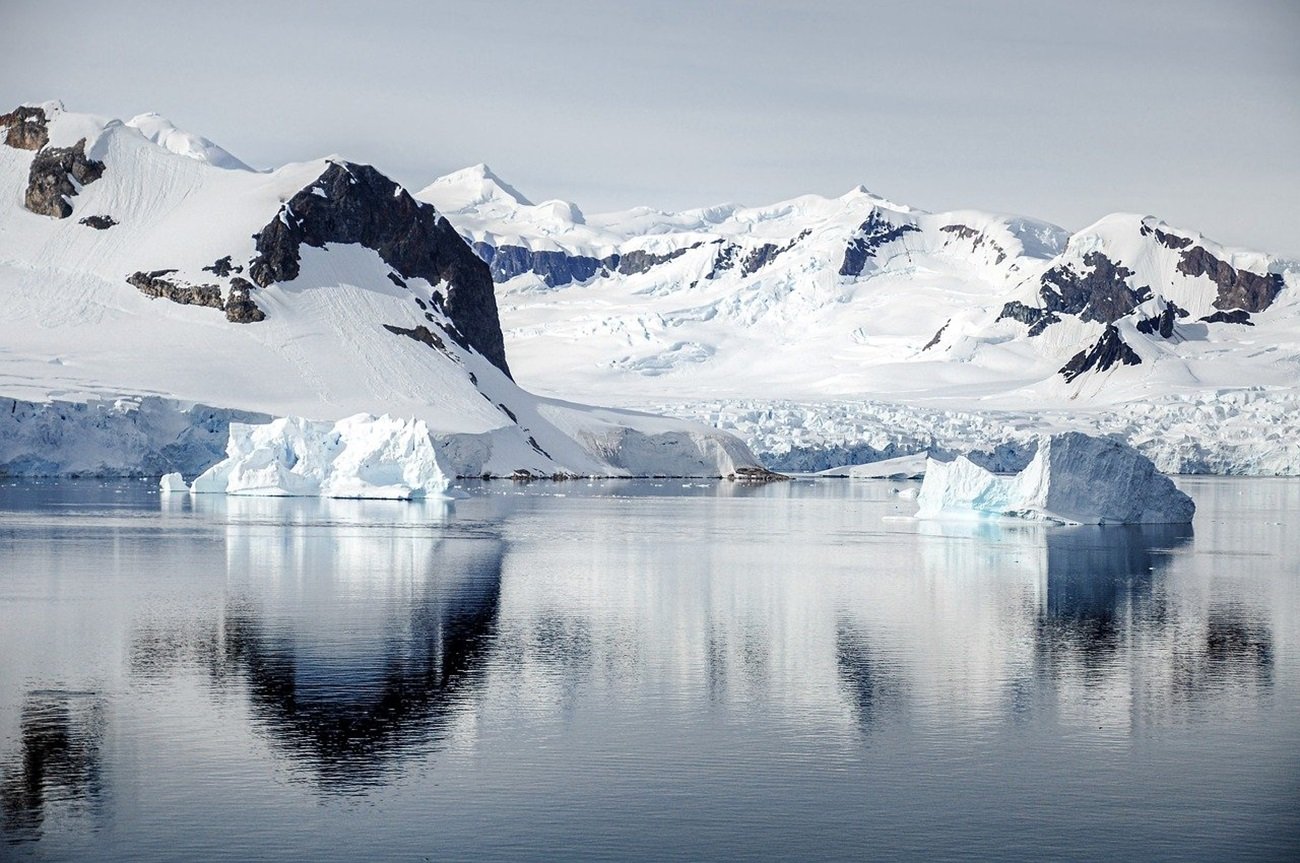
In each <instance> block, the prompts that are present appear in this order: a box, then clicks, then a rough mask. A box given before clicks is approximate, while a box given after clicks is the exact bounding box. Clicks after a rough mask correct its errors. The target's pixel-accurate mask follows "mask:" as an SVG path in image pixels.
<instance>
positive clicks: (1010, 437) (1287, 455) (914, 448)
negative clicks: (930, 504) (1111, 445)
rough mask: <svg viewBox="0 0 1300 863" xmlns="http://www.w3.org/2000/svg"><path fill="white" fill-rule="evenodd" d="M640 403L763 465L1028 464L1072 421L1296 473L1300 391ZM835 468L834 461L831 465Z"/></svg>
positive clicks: (1274, 472) (1217, 467)
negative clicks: (912, 459) (1047, 402)
mask: <svg viewBox="0 0 1300 863" xmlns="http://www.w3.org/2000/svg"><path fill="white" fill-rule="evenodd" d="M643 407H644V409H645V410H649V411H653V412H655V413H660V414H667V415H670V416H677V417H681V418H683V419H692V420H695V421H697V422H701V423H707V424H709V425H714V426H717V427H718V428H719V429H723V430H725V431H729V432H732V433H733V434H735V435H737V436H738V437H740V438H741V439H743V440H744V441H745V442H746V443H748V444H749V446H750V448H751V449H752V450H753V451H754V453H755V454H756V455H757V457H758V458H759V460H760V461H762V462H763V464H765V465H766V466H767V467H768V468H770V469H772V470H776V471H782V472H786V473H816V472H820V471H826V470H829V469H833V468H836V469H838V468H842V466H843V465H857V464H865V463H869V462H877V461H880V460H882V459H888V458H895V457H898V456H904V455H911V454H914V453H919V452H924V451H927V450H928V451H929V452H930V454H931V455H933V456H936V457H938V458H940V459H946V460H950V459H952V458H955V457H956V456H958V455H965V456H967V457H968V458H970V459H971V461H974V462H975V463H976V464H978V465H980V466H981V467H984V468H986V469H988V470H992V471H995V472H999V473H1014V472H1016V471H1019V470H1022V469H1023V468H1024V467H1025V466H1026V465H1027V464H1029V460H1030V458H1032V456H1033V453H1034V448H1033V442H1034V441H1035V440H1036V439H1037V437H1038V436H1039V435H1041V434H1053V433H1058V432H1066V431H1080V432H1084V433H1086V434H1092V435H1104V436H1108V437H1116V438H1120V439H1123V440H1125V441H1127V442H1128V443H1129V444H1130V445H1132V446H1133V447H1135V448H1136V449H1137V450H1138V451H1139V452H1141V453H1142V454H1143V455H1145V456H1146V457H1148V458H1150V459H1151V460H1152V461H1154V462H1155V464H1156V467H1157V468H1159V469H1160V471H1161V472H1162V473H1168V474H1214V475H1227V476H1300V393H1298V392H1296V391H1295V390H1294V389H1291V388H1279V387H1260V386H1254V387H1242V388H1237V389H1223V388H1218V389H1213V390H1209V391H1206V392H1203V393H1195V394H1186V393H1181V394H1166V395H1161V396H1152V397H1149V398H1147V399H1144V400H1142V401H1135V402H1130V403H1126V404H1118V405H1103V406H1098V405H1092V406H1088V405H1080V406H1076V407H1072V408H1060V407H1040V408H1036V409H1035V408H994V407H982V406H979V405H977V404H976V405H969V406H966V405H961V406H957V405H951V406H950V405H948V404H947V403H944V402H929V403H924V404H916V403H913V404H907V403H901V402H892V401H883V400H880V399H875V398H859V399H849V398H844V399H833V400H832V399H827V400H819V401H795V400H785V399H758V398H719V399H710V400H705V401H689V402H686V401H680V402H665V401H658V402H647V403H645V404H644V406H643ZM841 472H842V471H841Z"/></svg>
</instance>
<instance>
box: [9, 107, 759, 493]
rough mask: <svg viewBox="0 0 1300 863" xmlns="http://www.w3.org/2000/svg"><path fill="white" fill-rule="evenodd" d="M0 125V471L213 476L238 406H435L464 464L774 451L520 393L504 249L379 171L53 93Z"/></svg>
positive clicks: (440, 434)
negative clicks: (73, 105) (500, 303)
mask: <svg viewBox="0 0 1300 863" xmlns="http://www.w3.org/2000/svg"><path fill="white" fill-rule="evenodd" d="M0 135H2V136H3V141H2V142H0V190H3V198H2V199H0V302H2V303H3V308H4V315H3V317H2V318H0V398H3V399H4V400H5V401H8V404H7V405H4V407H5V408H7V409H4V410H0V473H5V472H8V473H26V474H33V473H35V474H39V473H69V472H88V473H102V472H127V473H130V472H158V473H160V472H162V471H164V470H172V469H179V470H183V471H186V472H197V471H198V470H199V469H202V468H204V467H206V466H207V465H208V464H210V463H212V462H213V461H215V460H216V459H217V458H218V457H219V455H220V451H221V448H222V447H223V446H224V443H225V428H226V426H227V425H228V423H229V421H230V420H232V419H256V418H259V417H261V418H267V417H271V416H283V415H293V416H300V417H305V418H310V419H317V420H331V419H339V418H342V417H345V416H349V415H352V414H356V413H363V412H364V413H373V414H380V413H389V414H394V415H398V416H403V417H410V418H414V419H418V420H422V421H424V422H425V423H426V424H427V426H428V428H429V429H430V430H431V432H432V433H433V435H434V437H435V440H436V442H437V445H438V447H439V452H440V457H441V458H443V459H444V460H445V461H446V465H445V466H446V468H447V469H448V470H449V472H450V471H454V472H456V473H459V474H462V475H478V474H482V473H491V474H495V475H510V474H512V473H515V472H517V471H527V472H529V473H532V474H546V475H550V474H553V473H559V472H567V473H581V474H629V473H630V474H643V473H670V474H691V475H718V474H723V475H725V474H729V473H736V472H744V471H746V470H749V469H754V468H756V467H757V462H756V461H755V460H754V457H753V456H752V454H750V453H749V451H748V450H747V449H746V447H745V446H744V444H742V443H741V442H739V441H738V440H736V439H735V438H733V437H731V436H729V435H726V434H723V433H719V432H716V431H714V430H712V429H709V428H706V427H703V426H700V425H697V424H693V423H689V422H685V421H682V420H671V419H663V418H659V417H653V416H646V415H640V414H636V413H632V412H627V411H617V410H601V409H596V408H589V407H585V406H582V405H577V404H572V403H569V402H562V401H558V400H555V399H540V398H537V397H535V396H533V395H531V394H529V393H528V392H526V391H524V390H523V389H521V388H520V387H519V386H518V385H516V383H515V382H514V380H512V378H511V368H510V366H509V365H508V363H507V358H506V353H505V348H504V343H503V339H502V333H501V328H500V324H499V321H498V318H497V306H496V302H495V290H494V287H495V286H494V284H493V282H492V279H491V276H490V273H489V269H488V267H487V266H486V265H485V264H484V263H483V262H482V261H481V260H480V259H479V258H478V257H477V256H476V255H475V254H474V253H473V251H471V249H470V248H469V247H468V246H467V245H466V244H465V242H464V241H463V240H462V239H461V237H460V236H459V234H458V233H457V231H456V229H454V228H453V227H452V226H451V225H450V224H449V223H448V222H447V220H446V219H444V218H443V217H442V215H441V214H440V213H439V212H438V211H437V210H435V208H434V207H432V206H430V205H428V204H427V203H422V202H420V201H418V200H416V199H415V198H413V197H412V196H411V195H410V194H409V193H408V192H407V191H406V190H405V189H403V188H402V187H401V186H400V185H398V184H397V183H394V182H393V181H392V180H390V179H388V178H387V177H385V176H384V175H383V174H381V173H380V172H379V171H377V170H375V169H374V168H372V167H369V166H367V165H359V164H354V163H351V162H348V161H345V160H343V159H341V158H338V157H329V158H324V159H316V160H313V161H308V162H302V163H298V164H291V165H286V166H284V167H282V168H278V169H275V170H272V171H265V172H259V171H253V170H251V169H249V168H248V166H246V165H245V164H244V163H243V162H241V161H240V160H238V159H237V158H235V157H234V156H232V155H231V154H230V153H228V152H226V151H225V150H223V149H222V148H220V147H219V146H217V145H216V144H214V143H212V142H211V141H209V140H207V139H205V138H202V137H200V136H198V135H194V134H191V133H188V132H185V131H183V130H180V129H177V128H176V127H175V126H173V125H172V124H171V123H169V122H168V121H166V120H164V119H163V118H161V117H158V116H157V115H150V114H146V115H141V116H139V117H136V118H134V119H132V120H130V121H127V122H125V123H124V122H121V121H119V120H112V119H108V118H103V117H96V116H91V115H87V114H77V113H72V112H68V111H65V110H63V108H62V106H61V105H60V104H58V103H46V104H43V105H30V106H24V107H20V108H18V109H16V110H15V111H13V112H10V113H8V114H5V115H3V116H0ZM466 203H468V202H466Z"/></svg>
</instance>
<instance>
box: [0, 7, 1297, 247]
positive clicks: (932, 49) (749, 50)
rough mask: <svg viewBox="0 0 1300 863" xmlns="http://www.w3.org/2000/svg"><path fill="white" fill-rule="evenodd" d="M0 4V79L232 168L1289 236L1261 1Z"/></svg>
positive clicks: (594, 202)
mask: <svg viewBox="0 0 1300 863" xmlns="http://www.w3.org/2000/svg"><path fill="white" fill-rule="evenodd" d="M0 20H3V21H4V22H5V24H6V25H7V26H6V27H5V29H6V30H7V32H8V33H9V34H10V42H11V43H12V44H10V45H7V46H6V50H5V52H4V54H3V59H0V69H3V72H4V75H3V81H4V83H3V85H0V98H3V102H4V103H5V105H6V107H8V106H10V105H11V104H17V103H19V102H24V101H39V100H44V99H61V100H62V101H63V102H64V103H65V104H66V106H67V107H68V109H69V110H74V111H85V112H88V113H95V114H106V115H111V116H118V117H122V118H124V119H125V118H128V117H130V116H133V115H135V114H138V113H142V112H146V111H157V112H158V113H160V114H162V115H164V116H166V117H168V118H169V119H171V120H172V121H173V122H175V123H176V124H177V125H178V126H180V127H182V128H185V129H188V130H190V131H193V132H196V133H198V134H201V135H204V136H206V137H208V138H211V139H212V140H214V141H216V142H217V143H219V144H220V145H221V146H223V147H225V148H227V149H228V150H230V151H231V152H232V153H234V154H235V155H236V156H238V157H239V158H241V159H243V160H244V161H246V162H248V163H249V164H252V165H255V166H258V167H271V166H275V165H279V164H283V163H285V162H289V161H301V160H303V159H307V158H313V157H316V156H320V155H323V154H326V153H330V152H338V153H341V154H343V155H344V156H346V157H347V158H350V159H354V160H356V161H363V162H370V163H373V164H375V165H377V166H378V167H380V168H381V169H382V170H384V171H385V172H387V173H389V174H391V175H393V176H394V177H395V178H396V179H398V180H400V181H401V182H403V183H404V184H406V185H408V186H410V187H412V188H419V187H421V186H423V185H425V184H426V183H428V182H429V181H431V180H432V179H434V178H435V177H437V176H440V175H443V174H446V173H449V172H451V171H454V170H458V169H460V168H463V167H465V166H467V165H471V164H475V163H478V162H486V163H488V164H489V165H491V166H492V168H493V170H494V171H496V172H497V173H498V174H500V175H501V176H502V177H503V178H504V179H506V180H507V181H508V182H510V183H511V184H513V185H514V186H516V187H517V188H519V189H520V191H521V192H523V193H524V194H526V195H528V196H529V197H530V198H532V199H533V200H535V201H540V200H545V199H550V198H563V199H566V200H572V201H575V202H576V203H578V204H579V205H580V206H581V207H582V208H583V209H584V210H586V211H588V212H599V211H606V210H614V209H626V208H628V207H632V206H637V205H647V206H652V207H657V208H660V209H669V210H673V209H684V208H689V207H700V206H707V205H710V204H716V203H720V202H724V201H728V202H739V203H744V204H748V205H758V204H764V203H770V202H772V201H777V200H781V199H784V198H790V197H793V196H796V195H799V194H804V193H818V194H823V195H828V196H835V195H840V194H842V193H844V192H845V191H847V190H848V189H850V188H852V187H854V186H856V185H858V184H862V185H865V186H866V187H867V188H869V189H871V190H872V191H873V192H876V193H878V194H880V195H882V196H884V197H887V198H890V199H892V200H896V201H899V202H901V203H906V204H909V205H913V206H916V207H919V208H922V209H926V210H932V211H937V210H950V209H962V208H973V209H983V210H992V211H998V212H1006V213H1015V214H1022V215H1027V216H1033V217H1037V218H1042V219H1047V220H1049V221H1053V222H1056V223H1058V224H1061V225H1063V226H1065V227H1068V228H1070V229H1078V228H1081V227H1084V226H1085V225H1087V224H1089V223H1091V222H1093V221H1095V220H1096V219H1098V218H1100V217H1101V216H1103V215H1105V214H1107V213H1110V212H1116V211H1133V212H1140V213H1150V214H1152V215H1156V216H1159V217H1160V218H1163V219H1165V220H1166V221H1168V222H1169V223H1171V224H1174V225H1177V226H1180V227H1184V228H1188V229H1192V230H1198V231H1202V232H1203V233H1205V234H1207V235H1208V236H1210V237H1212V238H1214V239H1217V240H1220V241H1222V242H1225V243H1229V244H1232V245H1238V246H1247V247H1253V248H1257V249H1260V250H1263V251H1268V252H1272V253H1275V254H1282V255H1287V256H1293V257H1300V205H1298V202H1300V160H1298V159H1296V158H1295V156H1294V150H1295V141H1296V140H1298V139H1300V99H1297V98H1296V97H1297V95H1300V51H1297V50H1296V48H1295V41H1296V37H1297V36H1300V4H1295V3H1290V2H1248V3H1227V2H1209V0H1200V2H1167V0H1159V2H1152V3H1146V4H1141V6H1140V8H1135V7H1133V6H1132V4H1125V3H1121V2H1117V0H1104V2H1097V3H1092V4H1086V5H1083V4H1080V5H1076V4H1054V5H1053V4H1041V3H1030V2H1023V0H999V2H996V3H985V4H979V5H973V4H963V3H956V2H931V3H914V4H895V3H873V4H862V3H844V2H833V3H824V4H816V5H810V4H798V3H791V2H769V3H757V4H746V3H738V2H726V3H717V4H711V5H709V6H708V7H707V8H697V7H696V6H695V5H694V4H688V3H681V2H664V3H658V4H653V5H650V6H643V5H631V4H621V3H596V2H580V3H578V2H570V3H565V4H563V5H551V4H544V3H525V2H516V0H504V2H489V3H481V4H475V5H474V6H473V7H472V8H458V7H456V6H454V5H451V4H442V3H412V2H401V3H398V2H392V3H383V2H380V3H371V4H366V5H364V6H356V5H348V4H333V3H326V4H278V5H275V6H269V5H266V4H253V3H247V2H236V3H229V4H221V5H219V6H218V5H214V4H205V3H167V4H162V3H153V2H125V3H117V4H109V5H107V6H96V7H83V6H80V5H79V4H75V3H71V2H68V0H44V2H39V3H37V2H16V3H11V4H7V6H6V9H5V10H4V11H3V12H0ZM32 33H44V34H55V33H56V34H58V36H57V44H56V45H55V47H54V48H53V49H52V48H51V45H50V43H49V40H47V39H38V38H32V37H30V36H29V37H24V34H32ZM16 37H17V38H16ZM52 53H53V59H50V58H51V54H52Z"/></svg>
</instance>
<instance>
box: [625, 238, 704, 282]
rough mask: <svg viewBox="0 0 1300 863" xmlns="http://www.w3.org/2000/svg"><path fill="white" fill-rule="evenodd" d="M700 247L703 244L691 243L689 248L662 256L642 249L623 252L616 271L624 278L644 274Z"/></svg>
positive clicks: (665, 253)
mask: <svg viewBox="0 0 1300 863" xmlns="http://www.w3.org/2000/svg"><path fill="white" fill-rule="evenodd" d="M702 245H704V244H703V243H692V244H691V245H689V246H683V247H682V248H680V249H673V250H672V251H671V252H664V253H662V254H656V253H655V252H647V251H645V250H644V249H634V250H632V251H630V252H624V253H623V254H621V255H619V256H618V271H619V272H620V273H622V274H623V275H625V276H630V275H633V274H634V273H644V272H646V271H647V270H649V269H650V268H651V267H657V266H659V265H660V264H666V263H668V262H669V261H671V260H674V259H675V258H680V257H681V256H682V255H684V254H686V253H687V252H689V251H691V250H692V249H698V248H699V247H700V246H702Z"/></svg>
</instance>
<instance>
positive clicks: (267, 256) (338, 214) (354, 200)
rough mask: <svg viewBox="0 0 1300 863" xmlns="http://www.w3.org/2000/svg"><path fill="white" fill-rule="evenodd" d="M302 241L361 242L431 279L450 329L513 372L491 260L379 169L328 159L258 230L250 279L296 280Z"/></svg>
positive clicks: (409, 274) (400, 268) (407, 272)
mask: <svg viewBox="0 0 1300 863" xmlns="http://www.w3.org/2000/svg"><path fill="white" fill-rule="evenodd" d="M303 243H306V244H307V245H309V246H314V247H322V246H324V245H325V244H326V243H359V244H360V245H363V246H365V247H367V248H370V249H374V250H375V251H376V252H378V253H379V256H380V257H381V258H383V260H384V261H385V263H387V264H388V265H389V266H391V267H392V268H393V269H394V270H396V271H397V274H398V275H399V276H401V277H402V278H408V279H409V278H423V279H425V280H427V281H428V282H429V283H430V284H432V285H435V286H436V288H437V290H438V291H440V292H442V294H443V296H442V308H443V310H444V311H445V312H446V314H447V316H448V317H449V318H450V319H451V322H452V328H453V330H452V332H450V333H449V335H451V336H452V337H453V338H454V339H455V340H456V341H458V342H459V343H461V344H462V345H463V346H464V347H468V348H473V349H474V350H476V351H478V352H479V353H480V354H482V355H483V356H484V357H486V358H487V359H488V360H489V361H490V362H491V363H492V364H493V365H494V366H496V367H497V368H499V369H501V371H503V372H505V373H506V374H507V375H509V374H510V369H509V366H508V365H507V364H506V356H505V341H504V339H503V338H502V335H501V324H500V322H499V321H498V318H497V304H496V296H495V293H494V286H493V283H492V274H491V272H490V270H489V269H488V265H487V264H486V263H484V262H483V261H482V260H481V259H480V258H479V257H478V256H477V255H475V254H474V252H473V251H472V250H471V249H470V247H469V246H468V245H467V244H466V243H465V241H464V240H463V239H461V237H460V235H459V234H457V233H456V230H455V229H454V228H453V227H452V226H451V225H450V223H448V222H447V220H446V219H444V218H443V217H442V216H440V215H439V214H438V212H437V211H436V210H435V209H434V208H433V207H432V206H431V205H429V204H423V203H420V202H418V201H416V200H415V199H414V198H412V197H411V196H410V195H409V194H408V193H407V192H406V190H405V189H403V188H402V187H401V186H399V185H397V184H396V183H394V182H393V181H392V180H390V179H388V178H387V177H385V176H384V175H383V174H381V173H379V171H377V170H375V169H374V168H372V167H370V166H369V165H354V164H351V163H347V162H331V163H330V166H329V167H328V168H327V169H326V170H325V172H324V173H323V174H321V176H320V177H319V178H318V179H317V180H316V181H315V182H314V183H312V184H311V185H310V186H308V187H306V188H304V189H303V190H302V191H300V192H298V193H297V194H296V195H294V196H293V197H292V198H291V199H289V201H288V202H286V203H285V204H284V206H283V207H281V209H280V212H279V213H278V214H277V215H276V217H275V218H274V219H272V220H271V222H270V223H269V224H268V225H267V226H266V227H264V228H263V229H262V230H261V231H260V232H259V233H258V235H257V257H256V258H255V259H254V260H253V262H252V264H251V266H250V267H249V276H250V278H251V279H252V280H253V282H255V283H256V284H258V285H260V286H262V287H266V286H267V285H270V284H271V283H273V282H286V281H291V280H292V279H294V278H296V277H297V275H298V272H299V260H300V258H299V247H300V246H301V245H302V244H303Z"/></svg>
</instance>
